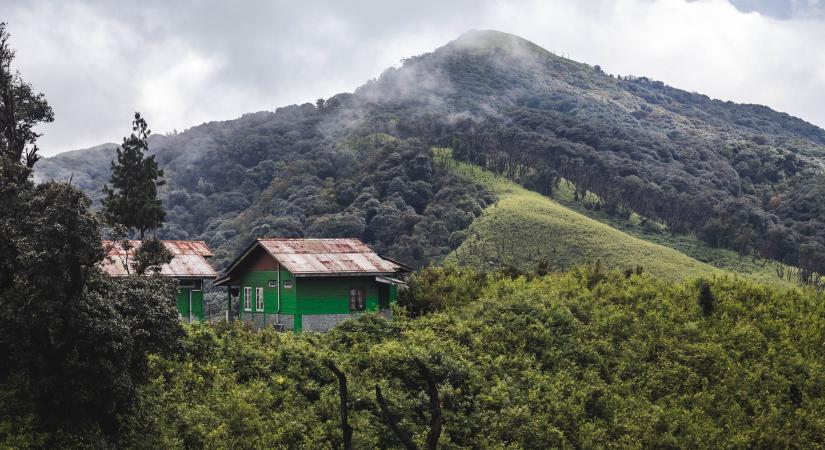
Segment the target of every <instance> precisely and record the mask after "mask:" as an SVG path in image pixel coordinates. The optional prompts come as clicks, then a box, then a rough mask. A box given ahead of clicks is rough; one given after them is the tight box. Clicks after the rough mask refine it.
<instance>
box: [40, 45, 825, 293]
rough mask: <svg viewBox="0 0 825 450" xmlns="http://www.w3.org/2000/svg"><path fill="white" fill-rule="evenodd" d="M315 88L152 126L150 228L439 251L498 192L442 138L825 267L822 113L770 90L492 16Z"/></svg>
mask: <svg viewBox="0 0 825 450" xmlns="http://www.w3.org/2000/svg"><path fill="white" fill-rule="evenodd" d="M320 100H323V101H316V102H315V103H314V104H312V103H306V104H303V105H294V106H289V107H284V108H279V109H278V110H277V111H276V112H274V113H270V112H259V113H254V114H248V115H245V116H243V117H241V118H240V119H237V120H234V121H228V122H213V123H207V124H203V125H200V126H197V127H193V128H191V129H189V130H187V131H185V132H183V133H180V134H175V135H169V136H154V137H153V139H154V140H152V141H151V142H152V150H151V152H152V153H153V154H155V155H156V158H157V161H158V164H159V165H160V166H161V167H163V169H164V170H165V173H166V175H167V176H166V179H167V180H168V181H169V184H168V186H166V189H165V190H164V192H161V193H160V195H161V197H162V199H163V200H164V202H165V205H166V207H167V213H168V215H167V221H166V222H167V223H166V225H165V227H164V228H163V229H162V230H161V231H160V234H161V235H162V236H165V237H173V238H181V239H184V238H185V239H194V238H199V239H204V240H206V241H207V242H208V243H209V244H210V246H211V247H213V248H215V249H216V255H217V256H216V259H215V261H216V263H217V265H218V266H220V265H221V264H222V263H225V262H227V261H228V260H229V259H230V258H231V257H232V256H234V254H235V252H236V251H239V249H241V248H243V246H244V245H246V243H248V242H249V241H250V240H251V239H252V238H254V237H256V236H262V235H265V234H269V235H283V236H293V237H298V236H308V237H309V236H336V235H352V236H356V237H361V238H362V239H365V240H366V241H367V242H368V243H369V244H371V245H374V246H376V247H377V249H378V250H379V251H380V252H382V253H384V254H386V255H387V256H391V257H397V258H402V259H405V260H407V261H409V262H410V263H412V264H414V265H423V264H426V263H428V262H430V261H438V260H439V259H440V258H441V257H443V255H444V254H445V253H447V252H449V250H450V248H451V247H453V248H454V246H455V245H456V243H460V241H461V239H462V231H463V229H464V228H466V225H467V224H468V223H469V222H470V221H471V219H472V217H471V216H474V215H477V214H478V212H479V207H483V206H485V205H487V204H489V203H490V201H491V200H492V198H491V196H489V195H488V194H485V193H483V192H481V191H479V190H478V188H477V187H473V186H472V184H469V183H467V182H465V181H463V180H457V179H451V178H450V177H449V175H447V174H441V173H438V172H437V170H436V171H433V170H430V171H429V172H428V171H427V170H426V169H423V168H426V167H427V166H428V165H429V166H430V167H432V162H431V156H430V155H429V153H428V147H429V146H432V145H436V146H444V147H451V148H453V149H454V154H455V155H456V157H457V158H459V159H462V160H464V161H469V162H473V163H475V164H478V165H480V166H482V167H484V168H487V169H489V170H492V171H494V172H496V173H499V174H502V175H505V176H508V177H510V178H512V179H514V180H515V181H517V182H519V183H521V184H523V185H524V186H526V187H528V188H530V189H532V190H536V191H538V192H541V193H543V194H546V195H550V196H552V195H553V191H554V189H555V186H556V185H557V183H558V182H559V181H560V180H562V179H564V180H568V181H570V182H572V183H573V184H574V185H575V186H576V189H577V191H578V192H577V194H579V195H581V196H584V195H585V194H586V193H588V192H590V193H595V194H597V195H598V196H599V198H600V203H599V204H598V205H597V206H598V207H600V208H603V209H604V210H606V211H610V212H615V213H619V214H627V213H628V212H629V211H635V212H637V213H639V214H641V215H642V216H645V217H647V218H650V219H656V220H659V221H662V222H664V223H666V224H667V226H668V227H669V228H670V230H672V231H674V232H677V233H687V234H692V235H695V236H697V237H698V238H700V239H702V240H703V241H705V242H707V243H708V244H710V245H712V246H718V247H724V248H729V249H733V250H736V251H738V252H740V254H742V255H743V257H745V256H751V257H761V258H771V259H775V260H778V261H781V262H783V263H785V264H788V265H790V266H797V267H799V268H800V269H801V270H796V269H793V268H792V267H788V270H787V271H785V272H783V274H781V275H782V276H783V277H788V276H791V277H794V278H796V279H798V280H800V281H803V282H809V283H817V280H819V274H820V273H823V272H825V259H823V257H822V255H823V250H825V217H823V211H825V209H824V208H823V206H824V205H823V202H825V201H823V200H822V199H823V198H825V197H823V196H822V195H821V194H822V193H823V189H825V187H823V186H825V183H823V181H822V180H823V178H822V175H821V170H822V169H821V167H822V161H821V160H822V157H823V155H825V131H824V130H822V129H820V128H817V127H815V126H813V125H811V124H808V123H806V122H803V121H801V120H799V119H796V118H793V117H791V116H788V115H786V114H782V113H777V112H775V111H773V110H770V109H769V108H766V107H762V106H757V105H738V104H734V103H731V102H723V101H718V100H712V99H710V98H708V97H706V96H704V95H701V94H696V93H690V92H686V91H682V90H679V89H675V88H672V87H669V86H666V85H664V84H663V83H661V82H657V81H653V80H649V79H647V78H645V77H634V76H621V77H614V76H611V75H609V74H606V73H604V72H603V71H600V70H596V69H595V68H593V67H591V66H588V65H586V64H581V63H577V62H575V61H571V60H569V59H565V58H560V57H558V56H556V55H553V54H552V53H550V52H547V51H546V50H544V49H541V48H540V47H538V46H535V45H534V44H532V43H529V42H527V41H524V40H522V39H520V38H518V37H515V36H512V35H507V34H504V33H497V32H471V33H467V34H466V35H464V36H462V37H461V38H459V39H458V40H456V41H454V42H451V43H449V44H448V45H446V46H444V47H442V48H440V49H438V50H437V51H435V52H433V53H429V54H425V55H421V56H416V57H412V58H409V59H407V60H405V62H404V64H403V66H402V67H401V68H392V69H388V70H387V71H385V72H384V73H383V74H382V75H381V76H380V77H379V78H377V79H376V80H372V81H370V82H368V83H366V84H365V85H364V86H362V87H360V88H359V89H357V90H356V91H355V92H354V93H353V94H339V95H336V96H334V97H331V98H328V99H320ZM413 148H415V149H416V150H415V151H412V150H411V149H413ZM101 151H104V150H102V149H96V150H95V152H101ZM61 161H64V162H61ZM416 161H417V162H416ZM45 163H46V164H45V167H44V169H43V170H44V174H48V176H51V177H55V176H58V177H59V176H60V175H61V174H65V175H68V172H66V171H65V170H67V169H63V168H61V167H60V164H65V167H66V168H68V167H72V168H73V171H72V173H75V174H78V177H79V179H81V180H82V182H83V183H84V186H88V187H89V190H90V191H91V192H92V196H93V198H97V197H96V196H97V194H96V193H95V191H99V186H102V185H103V182H104V181H105V179H106V178H107V177H108V174H107V173H106V172H105V171H101V170H100V169H99V168H96V167H94V166H93V165H91V164H87V163H86V162H84V161H83V159H82V158H81V157H79V156H77V155H71V156H68V155H67V156H66V157H65V158H64V157H57V158H54V159H53V160H47V161H46V162H45ZM65 175H64V176H65ZM444 188H447V190H444V191H443V192H442V189H444ZM376 202H377V204H376ZM390 235H394V236H395V239H393V240H392V241H391V240H390V239H389V237H390Z"/></svg>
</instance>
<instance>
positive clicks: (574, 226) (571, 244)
mask: <svg viewBox="0 0 825 450" xmlns="http://www.w3.org/2000/svg"><path fill="white" fill-rule="evenodd" d="M435 152H436V161H437V163H438V164H441V165H444V166H446V167H449V169H450V170H451V171H452V172H454V173H457V174H460V175H463V176H467V177H470V178H472V179H473V180H475V181H477V182H478V183H480V184H482V185H483V186H484V187H486V188H487V189H489V190H490V191H491V192H494V193H495V194H496V196H497V197H498V201H497V202H496V203H494V204H493V205H490V206H488V207H487V208H486V209H485V210H484V213H483V214H482V215H481V216H479V217H478V219H476V220H475V221H474V222H473V223H472V225H471V226H470V228H469V229H468V231H467V237H466V239H465V240H464V241H463V242H462V244H461V245H460V246H459V247H458V248H457V249H456V250H455V251H454V252H453V253H451V254H450V255H449V256H448V258H447V261H448V262H454V263H457V264H459V265H464V266H471V267H485V266H487V267H496V268H497V267H507V266H510V267H515V268H518V269H521V270H533V269H535V268H536V267H537V266H538V265H539V264H540V261H542V260H544V261H545V263H546V264H549V268H550V269H556V270H559V269H561V270H563V269H565V268H568V267H572V266H576V265H582V264H586V263H596V262H597V261H598V262H599V263H600V264H601V265H602V266H604V267H606V268H608V269H617V270H625V269H630V270H635V269H636V268H637V267H641V268H642V269H643V271H644V272H647V273H651V274H653V275H656V276H657V277H659V278H663V279H667V280H683V279H689V278H695V277H700V276H705V277H713V276H723V275H725V274H734V275H740V276H743V277H745V278H748V279H751V280H755V281H759V282H763V283H767V284H774V285H777V286H783V287H789V286H791V283H788V282H785V281H783V280H781V279H779V278H778V277H777V276H776V275H775V274H774V273H773V266H772V265H761V264H755V263H753V262H750V261H749V260H747V259H746V260H745V261H741V260H739V261H737V264H730V266H727V264H724V263H727V262H728V261H727V260H726V259H725V256H729V255H724V254H716V255H714V256H716V258H714V259H713V260H712V261H709V262H710V263H708V262H701V261H698V260H696V259H694V258H692V257H690V256H688V255H685V254H684V253H682V252H680V251H679V250H676V249H674V248H671V247H669V246H667V243H669V242H667V241H665V245H661V244H657V243H653V242H650V241H648V240H645V239H642V238H641V237H637V236H634V235H631V234H628V233H626V232H624V231H622V230H619V229H616V228H614V227H613V226H611V225H610V224H607V223H603V222H601V221H598V220H596V219H594V218H591V217H588V216H587V215H585V214H582V213H580V212H577V211H574V210H572V209H570V208H568V207H567V206H565V205H562V204H560V203H559V202H557V201H554V200H552V199H550V198H548V197H545V196H543V195H541V194H538V193H536V192H532V191H529V190H527V189H525V188H523V187H521V186H518V185H517V184H515V183H513V182H511V181H509V180H507V179H505V178H503V177H500V176H496V175H494V174H492V173H490V172H488V171H485V170H483V169H481V168H479V167H477V166H473V165H470V164H467V163H461V162H456V161H455V160H453V159H452V157H451V152H450V151H449V149H435ZM696 245H697V246H702V244H701V243H698V242H697V243H696ZM704 250H705V251H711V252H712V251H713V250H712V249H708V248H706V247H705V248H704ZM720 252H724V251H720ZM712 263H717V264H719V263H721V264H723V267H716V266H715V265H712Z"/></svg>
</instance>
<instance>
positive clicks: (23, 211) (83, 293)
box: [0, 26, 182, 447]
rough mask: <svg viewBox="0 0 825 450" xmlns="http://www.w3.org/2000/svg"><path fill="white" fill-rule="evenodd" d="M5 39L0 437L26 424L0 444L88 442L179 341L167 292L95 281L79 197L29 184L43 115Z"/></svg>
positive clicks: (57, 187) (96, 259)
mask: <svg viewBox="0 0 825 450" xmlns="http://www.w3.org/2000/svg"><path fill="white" fill-rule="evenodd" d="M7 37H8V36H7V35H6V34H5V30H4V27H3V26H0V58H6V59H3V60H1V61H0V62H2V65H0V75H2V76H0V81H2V82H3V83H4V84H3V85H2V86H0V87H2V89H3V94H2V95H3V96H4V97H3V104H2V105H1V106H2V111H0V113H2V114H0V129H2V130H4V132H5V133H6V134H5V135H4V138H3V139H0V236H2V239H0V323H2V326H0V396H2V398H3V400H4V401H3V406H2V408H3V412H2V413H0V416H2V417H4V418H10V419H9V420H10V422H9V421H5V419H4V423H3V425H2V426H0V435H3V436H6V435H7V433H12V434H13V433H16V432H17V430H23V431H24V432H26V430H28V431H32V430H35V429H36V433H37V437H36V438H33V440H29V439H22V440H20V441H17V440H15V438H12V440H11V441H10V442H7V443H4V446H8V445H12V446H21V447H23V446H36V447H61V446H75V445H81V444H83V445H87V446H99V440H100V439H103V435H104V434H106V433H112V432H114V431H115V429H116V426H117V416H116V415H117V414H118V413H122V412H124V411H125V410H127V409H128V408H129V407H130V406H131V405H132V403H133V400H134V398H135V386H136V385H138V384H140V383H142V382H144V381H146V376H147V370H148V362H147V358H148V354H149V353H150V352H151V353H154V354H158V355H166V356H172V354H173V352H174V351H175V349H176V347H177V344H178V343H179V339H180V337H181V334H182V330H181V328H180V324H179V323H178V319H177V312H176V311H175V306H174V297H175V293H176V289H177V288H176V286H174V285H173V284H171V283H169V282H168V281H163V280H159V279H143V278H134V279H123V280H112V279H108V278H106V277H105V276H104V275H103V274H102V273H101V270H100V269H99V267H98V264H99V263H100V262H101V260H102V258H103V256H104V253H103V248H102V246H101V241H100V228H101V225H102V218H101V216H100V215H99V214H98V213H96V212H94V211H93V210H92V209H91V201H90V199H89V198H88V197H87V196H86V195H85V194H84V193H83V192H82V191H81V190H79V189H78V188H76V187H75V186H72V185H71V184H70V183H57V182H49V183H44V184H39V185H37V186H35V185H34V184H33V183H32V182H31V181H30V180H29V176H30V174H31V168H32V166H33V165H34V164H35V163H36V162H37V159H38V158H37V147H36V145H35V140H36V138H37V136H38V135H37V134H36V133H33V132H31V126H32V125H34V124H36V123H39V122H43V121H47V120H50V117H51V110H50V109H49V108H48V104H47V103H46V101H45V99H44V98H43V96H42V95H39V94H38V95H35V94H33V93H32V91H31V88H30V86H29V85H28V84H26V83H24V82H23V81H21V80H20V77H19V74H15V75H14V76H13V77H11V78H9V77H8V76H7V75H8V73H7V72H8V70H9V66H8V65H9V62H10V61H9V59H10V55H12V54H13V53H11V52H10V51H9V50H8V47H7V45H6V39H7ZM9 83H11V84H9ZM10 92H11V94H10ZM9 95H11V96H10V97H9ZM9 99H11V100H9ZM23 153H25V155H23ZM78 430H82V432H80V433H79V432H78ZM66 439H68V440H66ZM4 440H5V439H4ZM58 442H59V444H58ZM96 442H98V444H95V443H96Z"/></svg>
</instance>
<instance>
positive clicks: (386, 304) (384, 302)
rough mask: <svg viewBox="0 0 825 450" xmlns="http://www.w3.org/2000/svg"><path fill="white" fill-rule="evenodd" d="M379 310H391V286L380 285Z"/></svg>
mask: <svg viewBox="0 0 825 450" xmlns="http://www.w3.org/2000/svg"><path fill="white" fill-rule="evenodd" d="M378 309H390V286H389V285H388V284H384V283H379V284H378Z"/></svg>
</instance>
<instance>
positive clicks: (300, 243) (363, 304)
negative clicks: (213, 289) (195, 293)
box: [215, 238, 410, 331]
mask: <svg viewBox="0 0 825 450" xmlns="http://www.w3.org/2000/svg"><path fill="white" fill-rule="evenodd" d="M409 270H410V268H409V267H408V266H406V265H404V264H402V263H399V262H397V261H393V260H391V259H389V258H384V257H381V256H379V255H378V254H376V253H375V252H373V251H372V250H371V249H370V248H369V247H367V246H366V245H365V244H364V243H362V242H361V241H359V240H357V239H280V238H272V239H257V240H256V241H255V242H254V243H252V245H250V246H249V247H248V248H247V249H246V250H244V251H243V253H241V255H240V256H239V257H238V258H237V259H235V261H233V262H232V264H230V265H229V267H228V268H227V269H226V271H225V272H224V274H223V276H221V278H219V279H218V280H217V281H216V282H215V285H217V286H227V287H228V290H229V296H230V299H229V303H230V304H232V297H233V296H234V297H236V299H237V302H238V305H239V306H238V309H239V311H238V317H239V318H240V320H242V321H245V322H251V323H253V324H254V325H255V326H256V327H263V326H275V327H277V328H280V329H284V330H294V331H301V330H306V331H326V330H329V329H330V328H332V327H334V326H335V325H336V324H338V323H340V322H342V321H344V320H346V319H348V318H351V317H353V316H357V315H358V314H362V313H364V312H376V313H379V314H383V315H385V316H386V317H390V314H391V310H390V305H391V304H392V303H395V301H396V299H397V296H398V287H399V286H401V285H403V284H404V283H403V282H402V281H400V280H399V279H398V278H397V277H398V275H399V274H400V273H403V272H407V271H409Z"/></svg>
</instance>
